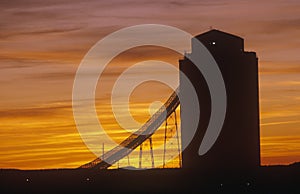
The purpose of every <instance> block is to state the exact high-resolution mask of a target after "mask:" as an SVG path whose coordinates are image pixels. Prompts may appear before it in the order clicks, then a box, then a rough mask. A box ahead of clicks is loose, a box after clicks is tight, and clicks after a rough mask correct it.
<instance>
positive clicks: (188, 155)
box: [80, 29, 260, 171]
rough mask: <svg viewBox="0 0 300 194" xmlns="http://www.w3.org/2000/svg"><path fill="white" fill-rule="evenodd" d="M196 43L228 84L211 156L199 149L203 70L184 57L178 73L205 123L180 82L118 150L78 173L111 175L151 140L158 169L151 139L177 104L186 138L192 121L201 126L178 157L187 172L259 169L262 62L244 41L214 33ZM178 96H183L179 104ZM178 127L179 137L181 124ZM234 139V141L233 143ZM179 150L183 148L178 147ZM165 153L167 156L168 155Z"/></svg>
mask: <svg viewBox="0 0 300 194" xmlns="http://www.w3.org/2000/svg"><path fill="white" fill-rule="evenodd" d="M195 39H197V40H199V41H200V42H201V43H202V44H203V45H204V46H205V47H206V48H207V49H208V50H209V51H210V53H211V54H212V56H213V57H214V58H215V60H216V62H217V64H218V67H219V69H220V71H221V73H222V76H223V79H224V82H225V86H226V92H227V98H228V99H227V115H226V118H225V121H224V126H223V128H222V131H221V134H220V137H218V139H217V141H216V143H215V145H213V147H212V150H211V151H209V152H208V153H207V154H205V155H204V156H202V157H200V156H199V155H198V149H199V145H200V144H201V141H202V140H203V136H204V134H205V132H206V130H207V126H208V123H209V120H210V115H211V96H210V91H209V88H208V85H207V83H206V80H205V79H204V77H203V75H202V72H200V71H199V69H200V68H197V65H196V64H193V63H192V62H191V61H190V60H189V59H188V57H187V55H189V53H186V54H185V56H184V59H181V60H179V69H180V71H182V72H183V73H184V74H185V75H186V76H187V77H188V79H189V81H191V83H192V84H193V86H194V88H195V90H196V93H197V95H198V101H199V105H200V111H201V117H200V118H199V116H198V115H195V113H194V112H193V108H194V106H195V105H194V104H190V103H189V101H190V96H189V94H191V92H190V91H189V89H188V88H189V87H187V81H185V79H182V77H181V76H180V79H179V80H180V86H179V87H178V88H177V90H176V91H174V92H173V94H172V95H171V96H170V97H169V98H168V100H167V101H166V102H165V104H164V105H163V106H162V107H161V108H160V109H159V110H158V111H157V112H156V113H155V114H154V115H153V116H152V117H151V118H150V119H149V120H148V121H147V122H146V123H145V124H144V125H143V126H142V127H141V128H140V129H138V130H137V131H136V132H135V133H133V134H131V135H130V136H129V137H128V138H126V139H125V140H124V141H123V142H121V143H120V144H119V145H118V146H116V147H115V148H113V149H111V150H110V151H108V152H106V153H103V155H102V156H101V157H99V158H96V159H95V160H93V161H91V162H89V163H87V164H84V165H82V166H80V168H88V169H107V168H109V167H110V166H111V165H112V164H114V163H116V162H118V161H119V160H121V159H122V158H124V157H126V156H128V155H129V154H130V153H131V152H132V151H133V150H134V149H136V148H137V147H138V146H142V144H143V142H145V141H146V140H148V139H149V140H150V147H151V150H150V151H151V159H152V164H154V157H153V150H152V139H151V136H152V135H153V134H154V133H155V132H156V130H157V129H159V127H160V126H161V125H162V124H163V123H164V122H166V123H167V119H168V117H169V116H170V115H171V114H172V113H176V108H177V107H178V106H179V104H181V111H182V112H181V114H180V116H181V121H182V122H181V132H182V136H188V135H189V134H188V133H191V132H190V129H189V128H190V126H189V123H191V122H192V121H193V120H197V121H199V126H198V129H197V131H196V134H195V137H194V138H193V140H192V142H191V143H190V145H189V146H188V147H187V148H186V150H183V154H182V158H181V156H180V157H179V160H182V164H183V168H194V169H195V168H200V167H198V166H199V164H200V166H202V167H201V168H207V167H210V166H213V167H214V168H218V169H219V170H222V171H223V170H224V166H227V167H229V166H231V168H230V169H233V168H234V169H236V170H237V169H243V170H251V169H253V168H256V167H257V166H259V165H260V145H259V99H258V59H257V57H256V53H255V52H246V51H244V40H243V39H242V38H240V37H238V36H235V35H232V34H229V33H226V32H222V31H219V30H215V29H213V30H210V31H208V32H206V33H203V34H200V35H198V36H196V37H195ZM193 41H194V40H192V53H190V54H194V55H197V54H199V52H200V51H199V50H197V48H196V47H195V43H194V42H193ZM178 95H180V100H179V97H178ZM180 101H181V102H180ZM175 125H176V131H177V133H178V127H177V123H175ZM177 138H178V136H177ZM233 139H234V141H232V140H233ZM178 142H179V141H178ZM179 147H180V145H178V148H179ZM140 148H141V147H140ZM164 149H166V148H164ZM165 152H166V150H164V153H165ZM237 157H238V158H239V160H238V162H237V161H236V158H237ZM101 158H102V159H101ZM164 162H165V161H164ZM140 163H141V161H140ZM163 165H165V163H164V164H163ZM140 166H141V165H140ZM152 167H154V165H152ZM180 167H181V161H180Z"/></svg>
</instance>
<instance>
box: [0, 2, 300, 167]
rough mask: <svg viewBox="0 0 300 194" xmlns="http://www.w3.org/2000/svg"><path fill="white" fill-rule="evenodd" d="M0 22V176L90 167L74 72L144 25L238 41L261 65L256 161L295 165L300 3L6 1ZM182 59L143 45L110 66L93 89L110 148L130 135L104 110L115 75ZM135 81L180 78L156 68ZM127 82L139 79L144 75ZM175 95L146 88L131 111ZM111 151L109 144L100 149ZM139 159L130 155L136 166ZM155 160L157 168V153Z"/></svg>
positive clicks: (299, 129)
mask: <svg viewBox="0 0 300 194" xmlns="http://www.w3.org/2000/svg"><path fill="white" fill-rule="evenodd" d="M0 18H1V20H0V90H1V93H0V99H1V100H0V142H1V144H0V168H20V169H41V168H74V167H78V166H80V165H82V164H84V163H86V162H89V161H91V160H93V159H95V157H96V156H95V155H94V154H93V153H92V152H90V151H89V150H88V148H87V147H86V146H85V144H84V143H83V142H82V140H81V138H80V135H79V133H78V131H77V129H76V126H75V122H74V119H73V112H72V88H73V81H74V76H75V73H76V70H77V67H78V66H79V64H80V62H81V60H82V58H83V57H84V56H85V54H86V53H87V52H88V51H89V49H90V48H91V47H92V46H93V45H94V44H95V43H96V42H97V41H99V40H100V39H101V38H103V37H104V36H106V35H108V34H110V33H112V32H114V31H116V30H119V29H121V28H123V27H128V26H132V25H137V24H147V23H155V24H164V25H171V26H174V27H177V28H180V29H182V30H185V31H187V32H189V33H190V34H192V35H198V34H200V33H203V32H206V31H208V30H209V29H210V28H211V27H212V28H215V29H218V30H222V31H226V32H229V33H232V34H235V35H237V36H240V37H242V38H244V40H245V50H247V51H255V52H256V53H257V56H258V58H259V75H260V76H259V79H260V80H259V81H260V112H261V119H260V121H261V131H260V132H261V162H262V164H263V165H273V164H290V163H293V162H296V161H300V1H299V0H259V1H258V0H253V1H244V0H229V1H225V0H216V1H209V0H188V1H176V0H171V1H144V0H139V1H138V0H132V1H122V0H111V1H96V0H92V1H82V0H73V1H67V0H62V1H58V0H52V1H38V0H28V1H21V0H15V1H8V0H2V1H1V2H0ZM180 57H181V56H180V55H178V54H176V53H174V52H173V51H170V50H167V49H163V48H157V47H142V48H135V49H131V50H129V51H126V52H124V53H122V54H121V55H120V56H118V57H116V58H115V59H114V60H113V61H112V62H111V63H110V64H109V66H108V68H107V69H106V70H105V72H104V74H103V76H102V77H101V79H100V80H99V82H98V86H97V92H96V99H97V101H96V106H97V113H98V115H99V120H100V121H101V123H104V127H105V129H106V130H107V133H108V134H109V135H110V136H111V137H112V138H113V139H114V140H116V141H117V142H121V141H122V140H123V139H124V138H125V137H126V136H127V135H128V133H127V132H126V131H124V130H123V129H120V127H119V126H118V124H116V122H115V119H114V115H113V113H112V111H111V107H110V105H109V103H110V92H111V89H112V86H113V84H114V82H115V80H116V79H117V77H118V76H119V75H120V74H121V73H122V72H123V71H124V70H125V69H126V68H128V67H129V66H131V65H133V64H135V63H138V62H140V61H142V60H152V59H155V60H164V61H166V62H169V63H172V64H173V65H174V66H178V59H179V58H180ZM141 73H145V74H146V73H157V74H160V76H168V77H170V78H169V79H170V80H173V79H174V80H176V79H178V75H177V74H174V73H173V74H171V73H170V74H166V72H164V71H163V69H159V68H157V69H156V72H155V71H154V72H141ZM131 76H132V77H131V78H130V79H138V77H139V76H141V74H138V75H131ZM171 93H172V91H171V89H170V88H168V87H166V86H165V85H162V84H159V83H156V82H147V83H144V84H142V85H140V86H139V87H138V88H136V89H135V90H134V92H133V93H132V96H131V98H130V100H131V104H130V106H131V113H132V114H133V116H134V118H135V119H136V120H138V121H140V122H141V123H143V122H145V121H146V120H147V118H149V109H148V107H149V105H150V104H151V102H153V101H162V102H163V101H164V100H166V99H167V97H168V96H169V95H170V94H171ZM162 135H163V131H162V130H161V131H159V133H158V134H156V136H155V137H154V140H156V141H155V146H158V145H160V144H161V143H162V141H163V140H162V138H161V137H162ZM110 148H111V147H110V145H106V147H105V150H106V151H107V150H109V149H110ZM172 154H174V153H170V155H172ZM137 157H138V155H137V153H133V155H132V156H131V160H132V163H135V162H136V161H137ZM156 160H161V152H160V151H158V153H157V158H156ZM124 165H126V164H124ZM132 165H133V164H132Z"/></svg>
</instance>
